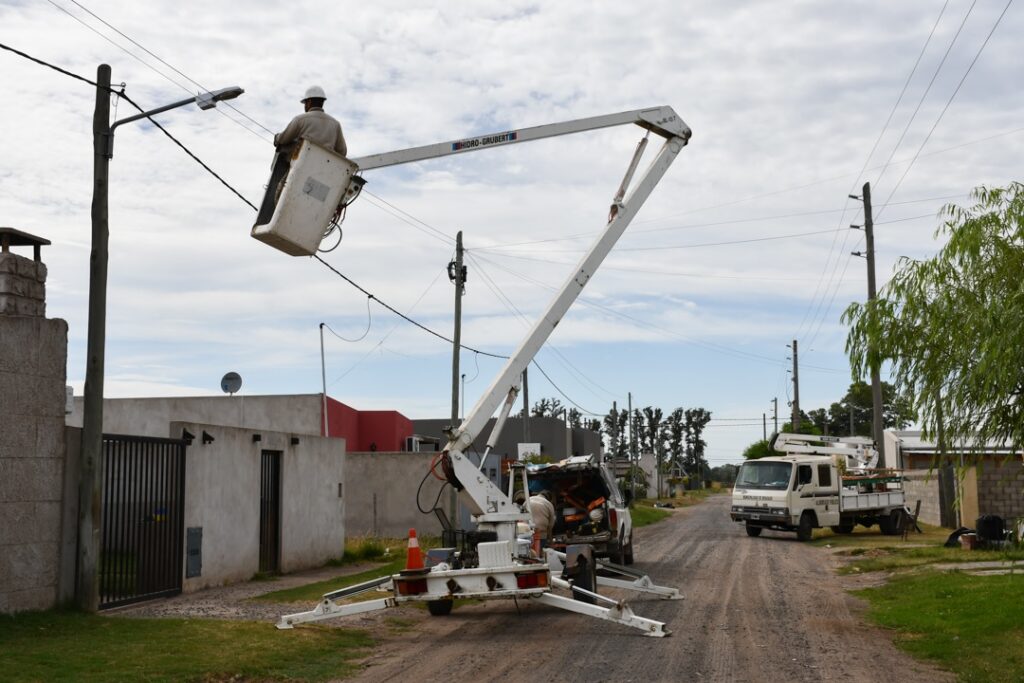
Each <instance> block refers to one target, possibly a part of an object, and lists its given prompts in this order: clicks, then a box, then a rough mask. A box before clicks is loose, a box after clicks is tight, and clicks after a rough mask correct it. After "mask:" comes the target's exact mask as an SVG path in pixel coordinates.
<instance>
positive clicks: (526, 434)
mask: <svg viewBox="0 0 1024 683" xmlns="http://www.w3.org/2000/svg"><path fill="white" fill-rule="evenodd" d="M527 370H529V367H525V368H523V443H530V383H529V381H527V380H528V378H527V376H526V371H527Z"/></svg>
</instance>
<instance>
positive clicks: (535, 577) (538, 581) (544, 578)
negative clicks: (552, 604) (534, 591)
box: [516, 571, 548, 588]
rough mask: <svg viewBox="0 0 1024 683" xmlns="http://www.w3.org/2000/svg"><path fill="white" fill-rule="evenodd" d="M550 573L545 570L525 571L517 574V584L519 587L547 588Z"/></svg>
mask: <svg viewBox="0 0 1024 683" xmlns="http://www.w3.org/2000/svg"><path fill="white" fill-rule="evenodd" d="M547 585H548V573H547V572H546V571H545V572H523V573H521V574H516V586H517V587H518V588H547Z"/></svg>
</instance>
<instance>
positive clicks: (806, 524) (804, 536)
mask: <svg viewBox="0 0 1024 683" xmlns="http://www.w3.org/2000/svg"><path fill="white" fill-rule="evenodd" d="M813 533H814V520H813V519H811V513H810V512H805V513H804V514H802V515H800V526H798V527H797V528H796V540H798V541H800V542H801V543H806V542H807V541H809V540H811V535H812V534H813Z"/></svg>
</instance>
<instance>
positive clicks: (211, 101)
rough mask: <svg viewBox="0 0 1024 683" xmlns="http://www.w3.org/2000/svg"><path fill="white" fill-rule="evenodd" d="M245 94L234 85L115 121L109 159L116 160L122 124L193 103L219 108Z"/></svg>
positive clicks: (110, 136) (111, 135)
mask: <svg viewBox="0 0 1024 683" xmlns="http://www.w3.org/2000/svg"><path fill="white" fill-rule="evenodd" d="M244 92H245V90H243V89H242V88H239V87H238V86H237V85H233V86H231V87H230V88H221V89H220V90H213V91H211V92H205V93H200V94H198V95H196V96H195V97H190V98H188V99H187V100H179V101H177V102H172V103H171V104H165V105H164V106H162V107H157V108H156V109H150V110H149V111H144V112H142V113H141V114H135V115H134V116H128V117H126V118H123V119H121V120H119V121H115V122H114V124H113V125H112V126H110V131H109V132H108V133H107V135H108V137H107V158H109V159H113V158H114V130H115V129H116V128H117V127H118V126H120V125H121V124H122V123H131V122H132V121H138V120H139V119H148V118H150V117H151V116H154V115H156V114H162V113H163V112H165V111H170V110H171V109H177V108H178V107H184V106H185V105H187V104H192V103H193V102H195V104H196V106H197V107H199V108H200V109H203V110H206V109H213V108H214V107H216V106H217V103H218V102H220V101H222V100H233V99H234V98H236V97H238V96H239V95H241V94H242V93H244Z"/></svg>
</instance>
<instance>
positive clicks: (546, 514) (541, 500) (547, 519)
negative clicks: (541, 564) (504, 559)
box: [530, 491, 555, 557]
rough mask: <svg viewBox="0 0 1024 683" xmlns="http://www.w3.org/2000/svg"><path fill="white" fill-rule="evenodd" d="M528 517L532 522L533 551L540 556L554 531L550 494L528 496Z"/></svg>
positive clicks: (553, 511)
mask: <svg viewBox="0 0 1024 683" xmlns="http://www.w3.org/2000/svg"><path fill="white" fill-rule="evenodd" d="M530 517H531V518H532V520H533V550H534V552H535V553H537V556H538V557H539V556H540V553H541V550H543V549H544V548H546V547H548V542H549V541H550V540H551V534H552V532H553V531H554V529H555V506H554V505H552V504H551V493H550V492H549V491H541V492H540V493H537V494H535V495H532V496H530Z"/></svg>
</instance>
